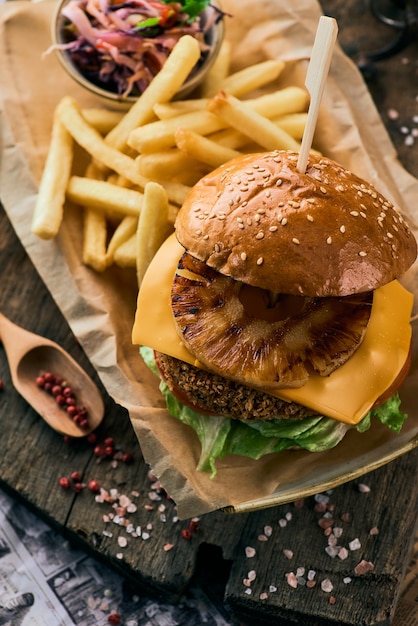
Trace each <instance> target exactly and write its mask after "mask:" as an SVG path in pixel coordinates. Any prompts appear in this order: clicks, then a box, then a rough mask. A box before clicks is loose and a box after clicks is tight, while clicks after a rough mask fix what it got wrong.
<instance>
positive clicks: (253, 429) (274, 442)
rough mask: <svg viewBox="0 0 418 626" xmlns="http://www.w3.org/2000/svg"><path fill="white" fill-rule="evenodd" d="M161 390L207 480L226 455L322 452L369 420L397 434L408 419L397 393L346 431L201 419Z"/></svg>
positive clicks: (321, 421)
mask: <svg viewBox="0 0 418 626" xmlns="http://www.w3.org/2000/svg"><path fill="white" fill-rule="evenodd" d="M140 352H141V355H142V358H143V359H144V361H145V363H146V364H147V365H148V367H149V368H150V369H151V370H152V371H153V372H154V373H155V374H157V375H158V376H159V371H158V368H157V366H156V364H155V359H154V352H153V350H152V349H150V348H146V347H141V349H140ZM160 391H161V393H162V394H163V396H164V398H165V401H166V404H167V408H168V411H169V412H170V413H171V415H173V416H174V417H176V418H177V419H179V420H180V421H181V422H183V423H184V424H187V425H188V426H190V427H191V428H193V429H194V430H195V432H196V434H197V436H198V438H199V441H200V443H201V446H202V451H201V456H200V460H199V463H198V466H197V469H198V470H200V471H204V472H211V475H212V477H213V476H215V475H216V460H217V459H221V458H223V457H225V456H226V455H228V454H237V455H240V456H246V457H249V458H251V459H255V460H256V459H259V458H261V457H262V456H264V455H266V454H271V453H273V452H281V451H282V450H286V448H290V447H295V446H296V447H299V448H303V449H305V450H309V451H310V452H323V451H324V450H329V449H330V448H333V447H334V446H336V445H337V444H338V443H339V442H340V441H341V440H342V438H343V437H344V435H345V434H346V432H347V431H348V430H349V429H350V428H355V429H356V430H357V431H358V432H365V431H366V430H368V429H369V428H370V426H371V422H372V418H375V419H377V420H379V421H380V422H382V424H385V425H386V426H387V427H388V428H390V429H391V430H393V431H395V432H396V433H399V432H400V430H401V428H402V425H403V423H404V421H405V420H406V419H407V415H405V414H404V413H402V411H401V410H400V398H399V395H398V394H397V393H396V394H394V395H393V396H392V397H391V398H389V400H387V401H386V402H385V403H384V404H382V405H380V406H379V407H377V408H376V409H372V410H371V411H369V413H367V415H366V416H365V417H364V418H363V419H362V421H361V422H360V423H359V424H357V425H355V426H350V425H349V424H343V423H342V422H338V421H336V420H333V419H331V418H330V417H324V416H323V415H315V416H313V417H306V418H304V419H300V420H299V419H297V420H296V419H294V420H292V419H282V418H279V417H278V418H276V419H272V420H269V421H265V422H262V421H256V422H243V421H240V420H235V419H230V418H228V417H222V416H211V415H202V414H200V413H198V412H197V411H194V410H192V409H190V408H189V407H187V406H185V405H184V404H182V403H181V402H180V401H179V400H177V398H176V397H175V396H174V395H173V394H172V393H171V391H170V390H169V388H168V386H167V384H166V383H165V382H164V381H163V380H161V382H160Z"/></svg>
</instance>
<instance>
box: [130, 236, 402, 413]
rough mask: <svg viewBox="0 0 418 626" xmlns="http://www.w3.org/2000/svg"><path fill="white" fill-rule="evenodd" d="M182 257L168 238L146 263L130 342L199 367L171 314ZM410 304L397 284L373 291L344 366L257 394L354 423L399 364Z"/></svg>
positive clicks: (388, 382) (393, 377)
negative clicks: (295, 386)
mask: <svg viewBox="0 0 418 626" xmlns="http://www.w3.org/2000/svg"><path fill="white" fill-rule="evenodd" d="M183 252H184V248H183V247H182V246H180V244H179V243H178V242H177V239H176V238H175V235H172V236H170V237H169V238H168V239H167V241H166V242H165V243H164V244H163V245H162V246H161V248H160V250H159V251H158V252H157V254H156V256H155V257H154V259H153V260H152V263H151V264H150V266H149V268H148V270H147V272H146V274H145V277H144V279H143V282H142V285H141V289H140V291H139V294H138V302H137V311H136V316H135V323H134V327H133V331H132V340H133V343H134V344H138V345H144V346H148V347H149V348H153V349H154V350H157V351H159V352H163V353H164V354H168V355H170V356H173V357H175V358H177V359H180V360H182V361H186V362H187V363H190V364H191V365H195V366H197V367H199V366H200V364H199V361H197V360H196V359H195V357H194V356H193V355H192V354H191V353H190V352H189V351H188V350H187V349H186V348H185V346H184V345H183V343H182V341H181V339H180V337H179V335H178V333H177V330H176V326H175V322H174V317H173V314H172V311H171V284H172V281H173V277H174V274H175V271H176V269H177V265H178V261H179V259H180V257H181V255H182V254H183ZM412 304H413V296H412V294H410V293H409V292H408V291H407V290H406V289H405V288H404V287H402V286H401V285H400V284H399V282H398V281H393V282H391V283H389V284H388V285H385V286H384V287H381V288H380V289H377V290H376V291H375V293H374V299H373V306H372V312H371V316H370V320H369V325H368V327H367V331H366V334H365V337H364V339H363V341H362V343H361V344H360V346H359V347H358V349H357V350H356V352H355V353H354V355H353V356H352V357H351V358H350V359H349V360H348V361H347V362H346V363H345V364H344V365H342V366H341V367H340V368H338V369H337V370H336V371H335V372H333V373H332V374H331V375H330V376H327V377H323V376H319V375H316V374H315V375H313V376H311V378H310V379H309V380H308V382H307V383H306V384H305V385H304V386H303V387H300V388H299V389H280V390H272V389H269V388H265V389H263V391H265V392H266V393H270V394H271V395H275V396H277V397H279V398H282V399H284V400H287V401H294V402H298V403H299V404H302V405H304V406H306V407H309V408H312V409H313V410H315V411H318V413H320V414H322V415H327V416H329V417H332V418H334V419H336V420H338V421H341V422H345V423H347V424H358V422H360V421H361V419H362V418H363V417H364V415H365V414H366V413H367V412H368V411H369V410H370V408H371V407H372V406H373V404H374V403H375V401H376V400H377V399H378V398H379V397H380V396H381V395H382V394H383V393H384V392H385V391H386V390H387V389H388V388H389V387H390V386H391V384H392V383H393V382H394V381H395V380H396V378H397V376H398V374H399V372H400V371H401V369H402V367H403V365H404V364H405V361H406V359H407V357H408V352H409V348H410V343H411V336H412V329H411V325H410V323H409V320H410V316H411V310H412Z"/></svg>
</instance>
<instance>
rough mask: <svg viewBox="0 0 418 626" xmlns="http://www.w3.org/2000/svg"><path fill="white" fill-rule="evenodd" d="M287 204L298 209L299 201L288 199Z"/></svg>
mask: <svg viewBox="0 0 418 626" xmlns="http://www.w3.org/2000/svg"><path fill="white" fill-rule="evenodd" d="M288 204H289V206H291V207H293V208H294V209H298V208H299V207H300V202H296V201H295V200H289V202H288Z"/></svg>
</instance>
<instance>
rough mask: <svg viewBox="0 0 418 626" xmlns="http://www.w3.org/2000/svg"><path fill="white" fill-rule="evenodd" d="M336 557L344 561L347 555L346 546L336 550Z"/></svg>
mask: <svg viewBox="0 0 418 626" xmlns="http://www.w3.org/2000/svg"><path fill="white" fill-rule="evenodd" d="M338 557H339V558H340V559H341V560H342V561H345V559H346V558H347V557H348V550H347V548H341V549H340V551H339V552H338Z"/></svg>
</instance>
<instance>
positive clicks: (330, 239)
mask: <svg viewBox="0 0 418 626" xmlns="http://www.w3.org/2000/svg"><path fill="white" fill-rule="evenodd" d="M331 243H332V237H327V244H328V245H329V244H331Z"/></svg>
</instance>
